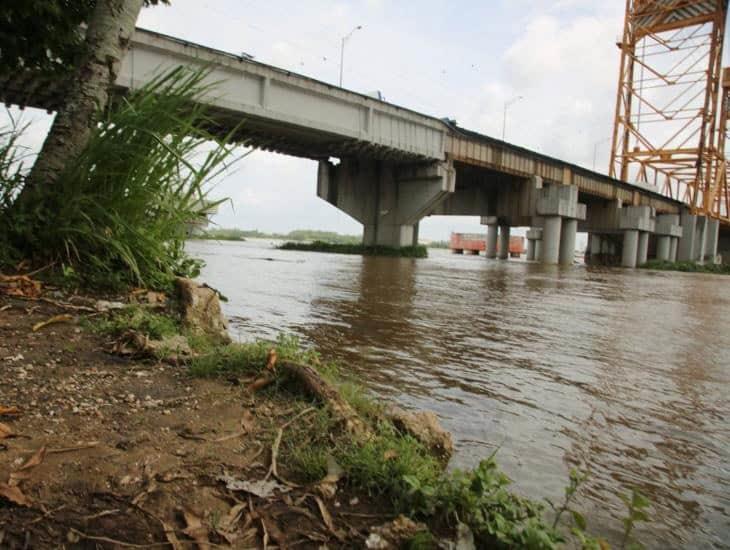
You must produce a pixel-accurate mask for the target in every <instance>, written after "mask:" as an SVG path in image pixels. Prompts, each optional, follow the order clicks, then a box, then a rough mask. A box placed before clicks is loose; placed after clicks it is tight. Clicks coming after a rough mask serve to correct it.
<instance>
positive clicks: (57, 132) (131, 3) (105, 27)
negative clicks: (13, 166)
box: [21, 0, 144, 197]
mask: <svg viewBox="0 0 730 550" xmlns="http://www.w3.org/2000/svg"><path fill="white" fill-rule="evenodd" d="M143 1H144V0H98V1H97V3H96V7H95V8H94V11H93V13H92V15H91V17H90V18H89V25H88V27H87V30H86V52H85V56H84V59H83V61H82V62H81V64H80V65H79V67H78V69H77V70H76V72H75V74H74V76H73V80H72V82H71V86H70V90H69V94H68V95H67V97H66V101H65V104H64V107H63V108H62V109H60V110H59V111H58V113H57V114H56V119H55V120H54V122H53V126H51V130H50V132H49V133H48V136H46V140H45V141H44V143H43V148H42V149H41V152H40V154H39V155H38V159H37V160H36V162H35V165H34V166H33V169H32V170H31V173H30V175H29V178H28V180H27V183H26V186H25V188H24V189H23V193H22V194H27V192H28V191H30V190H31V189H33V188H39V187H40V186H43V185H52V184H53V183H54V182H55V181H56V180H57V178H58V176H59V174H60V173H61V171H62V170H63V168H64V166H65V165H66V163H67V162H69V161H73V159H75V158H76V157H78V156H79V154H80V153H81V152H82V151H83V149H84V147H85V146H86V144H87V142H88V140H89V136H90V134H91V130H92V129H93V128H94V125H95V124H96V123H97V121H98V120H97V117H98V113H99V112H100V111H101V110H103V109H104V108H106V106H107V103H108V101H109V90H110V88H111V86H112V84H114V81H115V80H116V78H117V73H118V72H119V68H120V66H121V63H122V59H123V57H124V54H125V52H126V51H127V47H128V46H129V41H130V39H131V37H132V34H133V33H134V25H135V23H136V21H137V16H138V15H139V12H140V10H141V9H142V4H143ZM22 194H21V197H22Z"/></svg>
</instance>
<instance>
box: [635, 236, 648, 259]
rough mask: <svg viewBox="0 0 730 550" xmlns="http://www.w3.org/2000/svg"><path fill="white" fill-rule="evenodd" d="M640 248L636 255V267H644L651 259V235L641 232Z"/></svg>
mask: <svg viewBox="0 0 730 550" xmlns="http://www.w3.org/2000/svg"><path fill="white" fill-rule="evenodd" d="M638 244H639V248H638V250H637V253H636V254H637V255H636V265H640V266H641V265H644V264H645V263H646V261H647V260H648V259H649V233H648V232H646V231H639V243H638Z"/></svg>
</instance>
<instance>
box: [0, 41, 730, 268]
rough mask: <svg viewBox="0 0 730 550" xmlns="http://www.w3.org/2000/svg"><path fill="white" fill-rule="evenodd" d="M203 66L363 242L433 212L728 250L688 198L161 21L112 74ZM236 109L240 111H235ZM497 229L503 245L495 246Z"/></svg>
mask: <svg viewBox="0 0 730 550" xmlns="http://www.w3.org/2000/svg"><path fill="white" fill-rule="evenodd" d="M181 65H182V66H187V67H193V68H200V67H206V68H207V69H208V70H209V74H208V75H207V79H208V81H210V82H215V83H216V85H215V87H214V88H213V91H212V92H210V93H209V94H208V95H207V96H206V97H205V98H204V101H205V102H206V104H207V105H208V107H209V109H210V111H209V114H210V115H211V116H212V117H213V119H214V120H215V122H216V124H217V125H218V129H219V130H220V132H222V133H228V132H230V131H231V130H233V129H235V128H239V130H238V134H237V135H235V136H234V139H235V140H237V141H239V142H241V143H243V144H246V145H249V146H252V147H257V148H260V149H263V150H267V151H273V152H277V153H283V154H286V155H293V156H297V157H304V158H308V159H312V160H314V161H317V162H318V163H319V169H318V177H317V194H318V196H319V197H321V198H322V199H324V200H326V201H328V202H329V203H331V204H333V205H334V206H336V207H337V208H339V209H341V210H343V211H344V212H345V213H347V214H348V215H350V216H351V217H353V218H354V219H355V220H357V221H358V222H360V223H361V224H362V225H363V228H364V229H363V242H364V243H365V244H367V245H385V246H396V247H400V246H408V245H412V244H416V243H417V239H418V223H419V221H420V220H421V219H423V218H424V217H425V216H429V215H475V216H480V217H481V219H482V223H483V224H485V225H487V244H486V249H487V250H486V252H487V256H488V257H496V255H497V250H498V249H499V250H502V251H505V250H508V243H509V237H510V228H511V227H529V228H530V230H529V231H528V233H527V237H528V259H532V260H539V261H542V262H544V263H564V264H569V263H572V262H573V253H574V248H575V238H576V232H577V231H579V230H580V231H586V232H588V233H589V234H590V255H591V257H592V258H593V259H595V260H600V259H602V258H607V257H616V258H618V257H620V258H621V262H622V265H624V266H627V267H633V266H635V265H637V264H641V263H643V262H644V261H646V259H647V257H648V255H649V252H650V250H651V251H653V255H655V256H656V257H657V258H659V259H666V260H670V259H679V260H694V261H704V260H710V261H713V260H714V258H715V256H716V255H717V253H718V243H720V246H721V249H728V250H730V235H727V236H726V235H725V231H726V229H727V230H730V228H725V227H722V230H723V231H722V234H721V232H720V229H721V224H720V222H719V220H717V219H711V218H707V217H703V216H697V215H692V214H690V213H689V209H688V208H687V207H686V205H684V204H683V203H681V202H679V201H677V200H675V199H672V198H670V197H667V196H664V195H662V194H660V193H658V192H657V191H656V190H654V189H652V188H649V187H647V186H640V185H633V184H630V183H628V182H625V181H620V180H617V179H614V178H611V177H608V176H606V175H603V174H600V173H597V172H593V171H591V170H587V169H585V168H581V167H579V166H576V165H574V164H571V163H568V162H565V161H562V160H559V159H555V158H552V157H549V156H546V155H543V154H540V153H537V152H535V151H530V150H528V149H525V148H522V147H519V146H516V145H513V144H510V143H507V142H504V141H500V140H497V139H494V138H491V137H488V136H485V135H481V134H478V133H475V132H472V131H469V130H466V129H464V128H461V127H459V126H458V125H457V124H456V123H455V122H453V121H449V120H447V119H438V118H434V117H431V116H427V115H424V114H422V113H418V112H416V111H413V110H410V109H406V108H403V107H400V106H397V105H393V104H390V103H387V102H384V101H381V100H379V99H376V98H373V97H370V96H368V95H363V94H359V93H356V92H353V91H349V90H345V89H342V88H339V87H337V86H334V85H331V84H328V83H325V82H321V81H318V80H315V79H312V78H308V77H305V76H302V75H299V74H296V73H293V72H291V71H287V70H284V69H281V68H277V67H274V66H271V65H267V64H264V63H260V62H257V61H255V60H253V59H251V58H250V57H248V56H237V55H233V54H231V53H227V52H223V51H219V50H215V49H212V48H208V47H205V46H201V45H198V44H192V43H189V42H186V41H184V40H180V39H177V38H173V37H170V36H166V35H162V34H159V33H155V32H151V31H147V30H143V29H137V30H136V32H135V35H134V37H133V40H132V42H131V46H130V49H129V51H128V53H127V55H126V57H125V59H124V62H123V65H122V68H121V71H120V73H119V76H118V78H117V81H116V84H115V86H116V89H117V91H118V92H119V93H125V92H126V91H128V90H133V89H136V88H139V87H141V86H143V85H144V84H145V83H147V82H149V81H150V80H151V79H152V78H153V77H154V76H155V75H157V74H159V73H160V72H161V71H164V70H167V69H171V68H173V67H178V66H181ZM64 88H65V86H64V83H63V82H59V81H55V80H51V79H48V78H43V77H40V76H38V75H31V74H16V75H12V76H8V77H5V78H2V79H0V100H2V101H3V102H5V103H7V104H17V105H20V106H21V107H25V106H31V107H38V108H44V109H46V110H48V111H53V110H55V109H57V108H58V106H59V105H60V104H61V102H62V101H63V97H64ZM242 121H243V124H241V122H242ZM498 242H499V243H501V246H498Z"/></svg>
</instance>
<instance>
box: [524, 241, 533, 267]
mask: <svg viewBox="0 0 730 550" xmlns="http://www.w3.org/2000/svg"><path fill="white" fill-rule="evenodd" d="M525 259H526V260H527V261H528V262H534V261H535V241H533V240H532V239H527V255H526V256H525Z"/></svg>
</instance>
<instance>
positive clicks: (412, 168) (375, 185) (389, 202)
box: [317, 159, 455, 247]
mask: <svg viewBox="0 0 730 550" xmlns="http://www.w3.org/2000/svg"><path fill="white" fill-rule="evenodd" d="M454 189H455V178H454V169H453V166H451V164H449V163H397V162H387V161H378V160H365V159H343V160H342V161H341V162H340V163H339V164H338V165H334V164H332V163H330V162H328V161H320V163H319V171H318V175H317V195H318V196H319V197H320V198H322V199H324V200H326V201H327V202H329V203H330V204H332V205H334V206H336V207H337V208H339V209H340V210H342V211H343V212H345V213H346V214H349V215H350V216H352V217H353V218H354V219H356V220H357V221H359V222H360V223H361V224H363V244H365V245H369V246H373V245H379V246H392V247H403V246H412V245H415V244H417V243H418V222H419V220H420V219H421V218H423V217H424V216H427V215H428V214H430V213H431V212H432V211H433V209H434V208H435V207H436V206H437V205H438V204H439V203H440V202H441V201H443V200H444V199H445V198H446V197H448V196H449V195H450V194H451V193H453V192H454Z"/></svg>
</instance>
